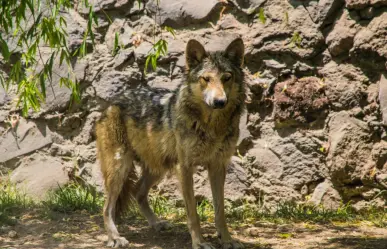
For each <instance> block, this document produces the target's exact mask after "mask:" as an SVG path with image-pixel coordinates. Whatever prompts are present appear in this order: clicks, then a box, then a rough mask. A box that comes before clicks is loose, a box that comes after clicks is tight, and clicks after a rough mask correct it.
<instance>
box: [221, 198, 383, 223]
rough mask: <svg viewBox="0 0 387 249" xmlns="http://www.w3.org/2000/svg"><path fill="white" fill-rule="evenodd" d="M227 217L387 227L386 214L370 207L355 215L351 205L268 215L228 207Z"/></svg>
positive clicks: (283, 207) (289, 205) (293, 207)
mask: <svg viewBox="0 0 387 249" xmlns="http://www.w3.org/2000/svg"><path fill="white" fill-rule="evenodd" d="M226 213H227V216H228V218H230V219H231V220H233V221H235V222H239V221H245V222H246V221H247V222H252V221H254V220H256V221H268V222H273V223H287V222H308V223H334V222H342V223H343V222H344V223H346V224H347V225H348V224H355V223H359V222H370V223H372V225H374V226H377V227H387V210H386V209H384V210H381V209H377V208H375V207H371V208H369V209H367V210H364V211H362V212H356V211H355V210H354V209H353V208H352V207H351V205H350V203H348V204H345V205H344V204H343V205H341V206H340V207H339V208H338V209H336V210H333V209H326V208H324V207H322V206H314V205H310V204H297V203H293V202H285V203H281V204H279V205H278V206H277V208H276V209H275V210H274V211H273V212H270V211H269V210H267V209H265V208H258V207H257V206H255V205H251V204H243V205H241V206H236V207H235V206H234V207H233V206H231V207H228V209H227V211H226Z"/></svg>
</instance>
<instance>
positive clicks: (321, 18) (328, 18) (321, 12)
mask: <svg viewBox="0 0 387 249" xmlns="http://www.w3.org/2000/svg"><path fill="white" fill-rule="evenodd" d="M343 5H344V0H320V1H317V2H316V1H310V2H309V5H307V6H306V9H307V10H308V12H309V13H310V16H311V18H312V19H313V21H314V22H315V23H317V24H318V26H319V27H322V26H324V25H327V24H329V23H332V22H333V21H334V17H335V15H336V14H337V12H338V11H340V9H341V6H343Z"/></svg>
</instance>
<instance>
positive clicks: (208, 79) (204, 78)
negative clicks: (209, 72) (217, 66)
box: [202, 76, 210, 82]
mask: <svg viewBox="0 0 387 249" xmlns="http://www.w3.org/2000/svg"><path fill="white" fill-rule="evenodd" d="M202 78H203V80H204V81H205V82H210V77H208V76H204V77H202Z"/></svg>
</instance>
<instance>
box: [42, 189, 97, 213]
mask: <svg viewBox="0 0 387 249" xmlns="http://www.w3.org/2000/svg"><path fill="white" fill-rule="evenodd" d="M43 205H44V206H45V207H47V208H49V209H50V210H53V211H57V212H63V213H69V212H73V211H76V210H86V211H88V212H89V213H91V214H93V213H97V212H100V211H101V210H102V206H103V196H102V194H100V193H98V192H97V190H96V188H95V187H94V186H91V185H86V186H82V185H80V184H76V183H70V184H68V185H66V186H64V187H59V188H58V189H57V190H55V191H52V192H49V194H48V197H47V201H44V202H43Z"/></svg>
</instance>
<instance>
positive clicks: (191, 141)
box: [182, 126, 239, 164]
mask: <svg viewBox="0 0 387 249" xmlns="http://www.w3.org/2000/svg"><path fill="white" fill-rule="evenodd" d="M238 131H239V130H238V127H232V126H230V127H227V129H224V130H222V131H219V130H218V131H214V130H210V131H209V130H205V129H195V130H191V132H190V133H188V134H186V136H185V137H183V138H182V146H183V147H184V150H185V153H186V155H187V156H188V158H190V160H193V161H194V162H195V163H196V164H206V163H208V162H213V161H214V160H217V159H219V160H221V159H224V158H227V157H231V155H232V154H233V152H234V150H235V145H236V141H237V139H238V134H239V132H238Z"/></svg>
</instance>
